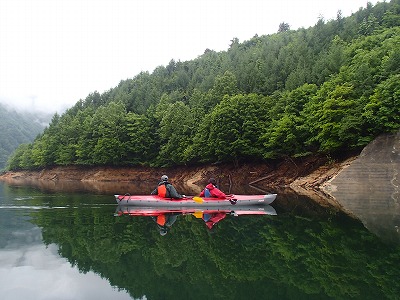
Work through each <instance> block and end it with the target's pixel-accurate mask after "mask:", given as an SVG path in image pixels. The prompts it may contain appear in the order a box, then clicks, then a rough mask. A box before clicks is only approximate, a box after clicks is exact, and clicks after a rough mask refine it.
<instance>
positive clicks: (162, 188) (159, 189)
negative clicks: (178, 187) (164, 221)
mask: <svg viewBox="0 0 400 300" xmlns="http://www.w3.org/2000/svg"><path fill="white" fill-rule="evenodd" d="M157 194H158V196H160V197H164V198H165V197H166V196H167V187H166V186H165V184H161V185H159V186H158V187H157Z"/></svg>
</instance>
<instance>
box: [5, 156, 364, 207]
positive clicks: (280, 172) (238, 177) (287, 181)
mask: <svg viewBox="0 0 400 300" xmlns="http://www.w3.org/2000/svg"><path fill="white" fill-rule="evenodd" d="M356 158H357V155H354V154H353V155H349V156H348V157H346V158H342V159H332V158H330V157H326V156H310V157H307V158H299V159H292V158H287V159H283V160H279V161H271V162H249V163H243V164H241V165H239V166H237V167H236V166H234V165H233V164H215V165H210V164H207V165H194V166H178V167H174V168H151V167H141V166H135V167H111V166H109V167H106V166H91V167H88V166H57V167H52V168H46V169H41V170H34V171H32V170H31V171H27V170H22V171H7V172H4V173H3V174H1V175H0V181H4V182H8V183H12V182H13V181H18V180H24V179H27V180H31V181H75V182H76V181H81V182H92V183H93V182H114V183H132V182H136V183H142V182H154V181H157V179H158V178H159V177H160V176H161V175H162V174H164V173H165V174H168V176H169V177H170V179H171V181H172V182H174V183H175V184H185V185H186V186H189V187H193V190H194V191H196V186H197V187H198V186H203V185H204V184H205V182H206V181H207V179H208V178H209V177H215V178H217V179H218V181H219V184H220V185H221V186H229V185H231V184H235V185H251V186H254V187H255V188H257V189H260V190H271V189H272V190H275V191H279V190H282V189H290V190H292V191H293V192H295V193H296V194H299V195H305V196H307V197H309V198H311V199H312V200H313V201H315V202H317V203H319V204H320V205H323V206H333V207H335V208H339V209H340V204H339V203H338V202H337V201H336V200H335V199H334V197H332V196H331V195H330V194H329V193H327V192H326V191H325V190H324V185H326V184H327V183H328V181H329V180H331V179H332V178H334V177H335V176H336V175H337V174H338V173H339V172H340V171H341V170H342V169H343V168H345V167H347V166H348V165H349V164H351V162H352V161H353V160H354V159H356Z"/></svg>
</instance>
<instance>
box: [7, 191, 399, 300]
mask: <svg viewBox="0 0 400 300" xmlns="http://www.w3.org/2000/svg"><path fill="white" fill-rule="evenodd" d="M0 186H1V187H2V190H0V191H1V196H0V197H1V198H0V199H1V201H2V207H3V208H1V209H0V213H1V214H2V215H1V221H0V226H1V228H2V229H7V230H6V232H8V233H6V234H3V231H2V236H1V239H0V245H2V248H1V251H0V253H1V254H0V255H2V259H1V260H0V262H1V264H0V266H1V270H2V272H3V273H2V275H4V274H6V273H10V274H14V275H13V276H12V277H11V279H10V280H15V281H16V282H18V278H17V277H14V276H25V277H23V278H25V279H26V280H25V281H24V282H28V279H30V278H31V277H35V276H36V275H37V276H38V277H39V278H40V276H41V275H40V274H42V273H41V272H43V273H45V274H46V275H43V278H42V279H43V280H49V283H50V284H53V285H54V287H52V288H51V289H54V290H56V291H61V292H62V291H63V289H62V288H63V284H65V286H70V291H69V293H71V294H73V295H75V294H76V295H78V294H79V292H80V288H81V287H80V286H79V285H78V284H75V283H72V284H70V285H69V284H68V282H69V281H73V280H72V279H71V278H70V277H72V276H67V277H66V278H63V279H60V280H54V281H51V279H52V278H53V277H54V278H56V279H57V278H59V277H58V274H56V273H57V272H60V274H62V272H61V271H60V270H62V269H63V268H66V270H68V271H65V272H67V273H68V274H70V273H73V274H75V275H76V278H79V280H80V281H79V282H83V283H86V281H87V283H88V284H87V285H85V287H86V288H87V292H86V295H87V294H90V291H91V289H94V286H92V285H91V284H90V282H91V280H94V279H91V276H94V277H95V278H97V279H96V280H100V281H99V282H97V283H96V284H98V285H99V286H100V285H102V283H104V282H106V283H107V284H106V285H104V289H105V291H103V293H104V295H107V293H108V292H109V293H111V292H115V293H117V297H114V296H108V295H107V297H106V296H104V297H103V296H102V295H99V294H98V293H96V291H93V295H96V297H97V299H108V298H113V299H118V297H126V296H128V295H129V297H130V298H133V299H137V298H144V297H145V298H147V299H204V298H211V299H248V298H249V295H251V297H252V298H253V299H265V298H266V295H268V297H267V298H270V299H396V298H397V297H398V295H399V294H400V286H399V284H398V278H400V270H399V268H398V265H399V263H400V248H399V246H398V245H393V244H391V245H388V244H385V243H382V242H381V241H380V240H379V239H378V238H377V237H376V236H375V235H374V234H371V233H370V232H369V231H368V230H366V229H365V227H364V226H363V224H362V223H361V222H359V221H357V220H356V219H353V218H349V217H348V216H347V215H345V214H342V213H341V212H340V211H338V210H333V209H331V208H328V207H322V206H319V205H318V204H316V203H315V202H313V201H311V200H310V199H308V198H306V197H302V196H299V195H295V194H293V193H288V194H285V193H283V192H282V191H278V198H277V200H276V201H275V202H274V203H273V205H272V207H273V208H274V209H275V210H276V212H277V215H250V216H239V217H236V216H234V214H230V213H229V215H227V216H225V218H224V219H223V220H222V221H220V222H218V225H217V226H216V227H215V228H213V230H209V229H208V228H207V226H206V225H205V222H204V220H203V215H202V216H201V218H199V215H196V212H194V213H191V214H179V215H178V217H177V218H179V219H178V220H177V221H176V222H174V224H173V225H172V229H171V231H170V232H169V234H167V235H160V232H159V231H158V230H157V229H156V228H157V227H156V226H157V225H156V224H157V223H156V222H155V221H154V219H152V217H153V216H147V215H145V216H142V217H140V216H134V217H132V216H131V215H129V213H128V214H122V215H120V216H115V213H116V212H117V209H118V206H117V205H116V203H115V200H114V197H113V196H112V194H114V192H112V193H108V192H107V193H105V195H104V194H102V193H98V194H95V193H94V192H90V191H88V190H85V191H84V192H74V193H72V192H65V191H59V190H50V191H47V190H46V191H44V190H41V189H40V188H38V187H37V186H36V187H34V188H32V187H26V186H21V185H13V186H10V185H4V184H3V183H0ZM144 189H146V190H148V189H149V186H148V187H144ZM11 206H12V207H13V208H12V209H9V208H7V207H11ZM18 206H20V208H19V209H18V208H15V207H18ZM33 207H40V209H32V208H33ZM202 214H204V211H203V212H202ZM21 230H22V234H18V232H20V233H21ZM17 237H21V239H20V240H19V241H20V242H18V238H17ZM13 243H14V246H12V247H11V246H10V245H12V244H13ZM17 245H18V246H17ZM19 249H21V250H22V252H23V253H28V252H29V253H31V254H29V255H26V256H23V255H21V254H20V252H19V251H20V250H19ZM26 249H33V250H32V251H31V250H26ZM46 249H47V250H46ZM6 253H7V255H6ZM38 253H40V254H38ZM10 255H15V259H14V260H13V259H12V258H11V256H10ZM53 256H54V257H53ZM46 257H49V260H48V262H46V263H43V262H41V261H42V260H45V258H46ZM35 259H37V261H38V262H41V263H38V264H35ZM9 261H11V262H12V263H11V264H9V263H8V262H9ZM21 262H24V263H23V264H22V265H19V264H20V263H21ZM27 262H29V263H27ZM47 263H48V264H49V265H50V266H47ZM3 266H4V267H3ZM42 266H45V267H42ZM20 267H22V269H25V270H26V271H27V273H25V274H24V273H19V272H18V271H19V270H22V269H19V268H20ZM81 276H82V277H81ZM7 280H8V279H7ZM34 282H35V281H34ZM7 283H8V284H10V283H9V282H7ZM37 286H38V289H35V286H33V285H32V286H30V288H31V289H33V290H32V291H31V292H32V294H33V295H38V298H39V299H40V297H41V295H45V296H47V294H46V292H47V291H42V290H39V288H40V289H41V288H43V286H41V285H40V284H39V283H38V285H37ZM0 287H1V289H3V290H0V292H3V291H5V292H7V291H8V290H7V286H0ZM112 287H114V289H113V288H112ZM96 288H98V287H96ZM100 290H101V288H100ZM35 293H36V294H35ZM83 293H85V292H83ZM2 294H3V293H2ZM68 295H69V294H68ZM52 296H55V298H54V299H57V296H56V295H53V294H52ZM43 298H44V297H43ZM67 298H68V297H67ZM71 298H73V296H71ZM78 298H79V297H78ZM82 299H83V298H82ZM88 299H91V298H90V296H88Z"/></svg>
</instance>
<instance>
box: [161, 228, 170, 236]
mask: <svg viewBox="0 0 400 300" xmlns="http://www.w3.org/2000/svg"><path fill="white" fill-rule="evenodd" d="M167 233H168V228H167V227H165V226H163V227H160V235H161V236H164V235H166V234H167Z"/></svg>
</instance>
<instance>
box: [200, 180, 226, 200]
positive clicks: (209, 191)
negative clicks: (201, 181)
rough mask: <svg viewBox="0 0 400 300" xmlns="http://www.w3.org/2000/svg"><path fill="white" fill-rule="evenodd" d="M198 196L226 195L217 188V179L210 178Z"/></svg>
mask: <svg viewBox="0 0 400 300" xmlns="http://www.w3.org/2000/svg"><path fill="white" fill-rule="evenodd" d="M200 197H206V198H218V199H225V198H226V195H225V194H224V193H223V192H221V191H220V190H219V189H218V188H217V181H216V180H215V179H214V178H210V179H209V180H208V184H207V185H206V187H205V188H204V190H202V191H201V193H200Z"/></svg>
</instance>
